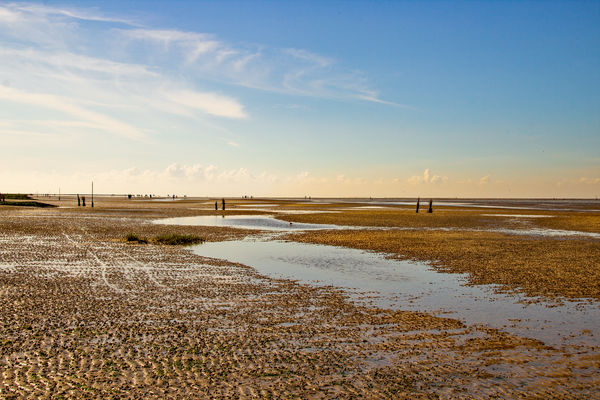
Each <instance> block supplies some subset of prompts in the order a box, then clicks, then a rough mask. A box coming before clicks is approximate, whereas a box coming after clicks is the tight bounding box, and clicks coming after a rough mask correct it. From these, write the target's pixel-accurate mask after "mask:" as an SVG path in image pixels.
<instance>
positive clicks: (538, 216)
mask: <svg viewBox="0 0 600 400" xmlns="http://www.w3.org/2000/svg"><path fill="white" fill-rule="evenodd" d="M481 215H482V216H483V217H508V218H552V217H554V215H541V214H481Z"/></svg>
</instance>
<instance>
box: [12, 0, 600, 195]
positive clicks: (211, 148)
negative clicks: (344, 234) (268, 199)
mask: <svg viewBox="0 0 600 400" xmlns="http://www.w3.org/2000/svg"><path fill="white" fill-rule="evenodd" d="M0 61H1V62H0V142H1V143H2V146H1V147H0V157H2V160H3V163H4V168H3V169H2V171H1V172H0V191H25V192H56V191H57V190H58V187H61V190H62V191H63V192H83V191H85V190H86V189H87V187H88V186H89V182H90V181H91V180H92V179H93V180H94V182H95V185H96V187H98V188H99V190H100V191H101V192H107V193H108V192H120V193H127V192H134V193H156V194H167V193H178V194H184V193H185V194H188V195H217V196H220V195H243V194H253V195H256V196H261V195H278V196H298V195H305V194H309V195H312V196H386V197H393V196H418V195H420V196H436V197H441V196H449V197H465V196H485V197H487V196H518V197H524V196H544V197H595V196H598V195H600V155H599V154H600V151H599V149H600V72H599V71H600V3H598V2H531V3H528V2H464V3H461V2H448V3H445V2H383V1H382V2H374V1H369V2H366V1H365V2H359V1H355V2H317V1H315V2H308V1H304V2H275V1H270V2H230V1H226V2H216V1H211V2H192V1H186V2H172V1H171V2H158V1H157V2H149V1H143V2H141V1H114V2H111V1H103V2H97V3H94V2H84V3H81V2H53V1H46V2H17V3H1V4H0Z"/></svg>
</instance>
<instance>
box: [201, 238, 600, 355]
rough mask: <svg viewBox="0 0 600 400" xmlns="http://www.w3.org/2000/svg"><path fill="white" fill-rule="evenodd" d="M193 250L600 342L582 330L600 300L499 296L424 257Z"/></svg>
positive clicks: (261, 244) (260, 246)
mask: <svg viewBox="0 0 600 400" xmlns="http://www.w3.org/2000/svg"><path fill="white" fill-rule="evenodd" d="M194 252H195V253H197V254H199V255H201V256H205V257H212V258H220V259H227V260H229V261H233V262H237V263H242V264H245V265H249V266H251V267H254V268H255V269H256V270H258V271H259V272H260V273H261V274H264V275H267V276H270V277H273V278H286V279H292V280H298V281H299V282H302V283H309V284H316V285H327V286H328V285H334V286H339V287H342V288H345V289H347V291H348V293H349V294H350V295H351V296H352V297H353V298H354V299H355V300H357V301H363V302H367V303H370V304H372V305H376V306H381V307H389V308H395V309H403V310H414V311H424V312H429V313H435V314H441V315H443V316H447V317H451V318H457V319H460V320H462V321H464V322H466V323H467V324H485V325H487V326H490V327H493V328H498V329H501V330H504V331H508V332H511V333H515V334H518V335H521V336H526V337H530V338H535V339H539V340H542V341H544V342H545V343H547V344H550V345H553V346H556V347H561V346H563V345H572V344H585V345H591V346H592V345H593V346H598V345H600V335H596V336H592V335H581V332H582V331H586V330H587V331H590V332H597V331H598V326H600V307H599V306H598V304H597V303H596V304H589V303H584V302H580V303H577V302H568V301H566V302H564V304H561V305H560V306H556V307H547V305H545V304H543V303H538V304H522V303H519V301H520V300H525V298H524V297H519V296H516V295H508V294H495V293H494V292H493V287H492V286H483V285H479V286H464V283H465V282H466V276H465V275H462V274H448V273H438V272H435V270H433V269H432V268H431V267H429V266H428V265H427V264H424V263H413V262H407V261H398V260H392V259H386V258H385V257H384V256H383V255H381V254H375V253H370V252H365V251H361V250H355V249H348V248H340V247H333V246H323V245H314V244H306V243H296V242H283V241H264V240H256V239H246V240H241V241H227V242H210V243H204V244H202V245H199V246H196V247H195V248H194ZM365 295H366V296H365Z"/></svg>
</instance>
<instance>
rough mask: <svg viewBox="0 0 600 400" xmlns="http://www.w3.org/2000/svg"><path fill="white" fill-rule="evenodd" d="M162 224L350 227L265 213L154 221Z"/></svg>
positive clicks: (294, 228)
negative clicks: (296, 219) (293, 219)
mask: <svg viewBox="0 0 600 400" xmlns="http://www.w3.org/2000/svg"><path fill="white" fill-rule="evenodd" d="M154 223H156V224H164V225H199V226H226V227H230V228H243V229H265V230H270V231H299V230H315V229H352V227H346V226H340V225H327V224H304V223H299V222H294V223H291V222H287V221H281V220H278V219H275V218H272V217H270V216H265V215H223V216H222V215H201V216H196V217H177V218H165V219H160V220H156V221H154Z"/></svg>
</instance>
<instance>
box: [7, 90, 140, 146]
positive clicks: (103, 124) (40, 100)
mask: <svg viewBox="0 0 600 400" xmlns="http://www.w3.org/2000/svg"><path fill="white" fill-rule="evenodd" d="M0 100H5V101H9V102H14V103H21V104H26V105H28V106H34V107H42V108H47V109H51V110H55V111H59V112H62V113H65V114H68V115H70V116H71V117H75V118H79V119H80V120H81V121H83V122H85V123H86V124H87V125H90V126H93V127H96V128H98V129H100V130H103V131H106V132H113V133H115V134H117V135H121V136H124V137H127V138H130V139H137V140H140V139H143V138H144V137H145V135H144V133H143V132H141V131H140V130H139V129H137V128H135V127H133V126H131V125H128V124H125V123H123V122H120V121H117V120H115V119H114V118H111V117H109V116H106V115H103V114H100V113H97V112H94V111H90V110H87V109H85V108H83V107H81V106H79V105H77V104H75V103H74V102H73V101H72V100H69V99H66V98H63V97H60V96H55V95H51V94H43V93H30V92H24V91H21V90H18V89H13V88H9V87H6V86H0Z"/></svg>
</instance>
